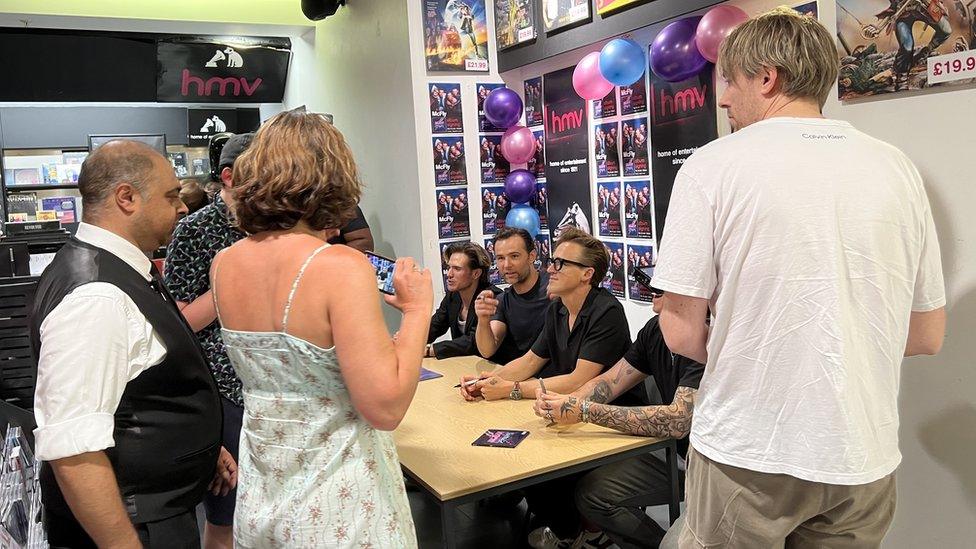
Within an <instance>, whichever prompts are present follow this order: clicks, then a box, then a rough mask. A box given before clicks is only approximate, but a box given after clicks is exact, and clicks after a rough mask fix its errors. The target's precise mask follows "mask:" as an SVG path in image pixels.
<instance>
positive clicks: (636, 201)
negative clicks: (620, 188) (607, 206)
mask: <svg viewBox="0 0 976 549" xmlns="http://www.w3.org/2000/svg"><path fill="white" fill-rule="evenodd" d="M651 202H652V200H651V182H650V181H627V182H626V183H624V219H626V221H627V237H628V238H653V237H654V233H653V228H652V227H651Z"/></svg>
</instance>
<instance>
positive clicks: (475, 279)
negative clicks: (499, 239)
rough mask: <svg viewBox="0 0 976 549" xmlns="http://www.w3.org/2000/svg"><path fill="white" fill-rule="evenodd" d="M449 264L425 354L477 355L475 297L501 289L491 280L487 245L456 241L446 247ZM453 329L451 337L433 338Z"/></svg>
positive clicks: (445, 356)
mask: <svg viewBox="0 0 976 549" xmlns="http://www.w3.org/2000/svg"><path fill="white" fill-rule="evenodd" d="M444 261H445V262H446V263H447V292H446V293H445V294H444V299H443V300H441V304H440V306H439V307H437V310H436V311H434V315H433V316H432V317H431V318H430V331H429V332H428V335H427V347H426V349H425V352H424V356H427V357H434V358H450V357H452V356H464V355H476V354H478V346H477V345H476V344H475V341H474V333H475V330H476V329H477V327H478V315H477V313H475V310H474V300H475V297H476V296H478V295H480V294H481V293H482V292H486V291H488V292H491V294H492V296H496V295H498V294H499V293H501V290H500V289H498V288H497V287H496V286H494V285H492V284H491V283H489V282H488V269H489V267H491V260H490V259H489V258H488V253H487V252H486V251H485V249H484V248H482V247H481V246H479V245H477V244H475V243H474V242H454V243H452V244H450V245H449V246H448V247H447V249H446V250H444ZM448 330H450V332H451V339H449V340H447V341H439V342H437V343H435V342H434V341H435V340H436V339H437V338H438V337H440V336H442V335H444V332H447V331H448Z"/></svg>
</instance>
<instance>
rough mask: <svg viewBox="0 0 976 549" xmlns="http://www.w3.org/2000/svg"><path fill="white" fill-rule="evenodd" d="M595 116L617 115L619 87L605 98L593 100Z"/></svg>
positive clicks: (607, 116) (608, 116)
mask: <svg viewBox="0 0 976 549" xmlns="http://www.w3.org/2000/svg"><path fill="white" fill-rule="evenodd" d="M592 106H593V118H610V117H612V116H617V88H614V89H612V90H610V93H608V94H607V95H606V96H605V97H604V98H603V99H594V100H593V101H592Z"/></svg>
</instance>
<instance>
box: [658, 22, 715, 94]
mask: <svg viewBox="0 0 976 549" xmlns="http://www.w3.org/2000/svg"><path fill="white" fill-rule="evenodd" d="M700 19H701V17H686V18H685V19H679V20H677V21H675V22H674V23H671V24H669V25H668V26H666V27H664V28H663V29H661V32H659V33H658V35H657V36H655V37H654V41H653V42H651V70H652V71H654V74H656V75H658V76H660V77H661V78H663V79H664V80H667V81H668V82H681V81H682V80H687V79H688V78H691V77H692V76H695V75H696V74H698V73H699V72H701V70H702V69H703V68H705V65H706V64H708V61H707V60H706V59H705V58H704V57H702V55H701V53H699V52H698V46H696V45H695V29H696V28H697V27H698V21H699V20H700Z"/></svg>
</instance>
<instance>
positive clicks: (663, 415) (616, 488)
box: [535, 290, 705, 549]
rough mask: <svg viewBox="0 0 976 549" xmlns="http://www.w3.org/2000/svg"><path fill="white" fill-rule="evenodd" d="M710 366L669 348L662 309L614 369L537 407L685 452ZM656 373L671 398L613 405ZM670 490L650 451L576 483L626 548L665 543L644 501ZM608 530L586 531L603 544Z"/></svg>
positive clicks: (589, 512)
mask: <svg viewBox="0 0 976 549" xmlns="http://www.w3.org/2000/svg"><path fill="white" fill-rule="evenodd" d="M652 291H653V292H654V293H653V296H654V312H655V313H658V312H660V309H661V300H660V296H661V295H663V294H662V293H661V292H659V291H657V290H652ZM704 371H705V366H703V365H702V364H699V363H697V362H695V361H693V360H691V359H689V358H685V357H683V356H680V355H675V354H673V353H672V352H671V351H670V350H669V349H668V347H667V345H666V344H665V342H664V335H663V334H662V333H661V329H660V327H658V317H656V316H655V317H653V318H651V319H650V320H649V321H648V322H647V324H646V325H645V326H644V327H643V328H642V329H641V331H640V332H639V333H638V334H637V341H635V342H634V345H633V346H632V347H631V348H630V350H629V351H627V354H626V355H624V358H623V359H622V360H621V361H620V362H618V363H617V364H616V365H615V366H614V367H613V368H611V369H610V370H608V371H607V372H605V373H603V374H602V375H600V376H598V377H596V378H594V379H593V380H591V381H590V382H589V383H587V384H586V385H584V386H582V387H580V388H579V389H578V390H576V391H575V392H573V393H572V394H571V395H560V394H556V393H547V394H544V395H540V396H539V397H538V398H537V399H536V403H535V413H536V415H538V416H539V417H542V418H544V419H545V420H546V421H553V422H555V423H558V424H563V425H568V424H572V423H578V422H580V421H585V422H589V423H595V424H597V425H603V426H604V427H609V428H611V429H616V430H618V431H621V432H624V433H627V434H632V435H638V436H648V437H662V438H676V439H678V453H679V454H680V455H681V457H682V459H683V458H684V456H685V455H686V453H687V451H688V432H689V431H690V430H691V416H692V412H693V410H694V407H695V394H696V393H697V392H698V385H699V383H700V382H701V378H702V374H703V373H704ZM648 376H653V377H654V382H655V384H657V388H658V390H659V391H660V392H661V396H662V398H663V399H664V400H665V401H669V404H664V405H660V406H643V407H625V406H615V405H609V404H607V403H608V402H611V401H612V400H613V399H614V398H615V397H616V396H617V395H620V394H622V393H624V392H625V391H627V390H628V389H631V388H633V387H638V386H641V385H642V384H643V383H642V382H643V381H644V379H646V378H647V377H648ZM550 418H551V419H550ZM682 485H683V482H682ZM670 494H671V487H670V484H669V482H668V470H667V465H666V464H665V463H664V462H663V461H662V460H661V459H660V458H658V457H657V456H655V455H654V454H650V453H648V454H645V455H642V456H637V457H633V458H630V459H627V460H624V461H620V462H617V463H613V464H610V465H605V466H603V467H600V468H598V469H596V470H594V471H592V472H591V473H589V474H588V475H586V476H585V477H583V479H582V480H580V481H579V483H578V484H577V486H576V506H577V508H578V510H579V512H580V513H581V514H582V516H583V517H584V518H586V519H587V520H588V521H589V522H590V523H592V524H595V525H597V526H599V527H600V528H602V529H603V533H605V534H606V535H608V536H609V537H610V540H612V541H613V542H614V543H616V544H617V545H618V546H619V547H621V548H622V549H627V548H632V547H657V546H658V545H659V544H660V542H661V539H662V538H663V537H664V534H665V532H664V530H663V529H662V528H661V527H660V526H658V524H657V522H655V521H654V520H653V519H652V518H650V517H648V516H647V514H645V513H644V512H643V510H642V509H640V508H639V507H638V505H640V506H648V505H658V504H664V503H667V502H668V501H669V499H670ZM601 536H602V534H600V533H599V532H585V531H584V532H582V533H580V538H583V541H586V542H588V543H590V544H591V545H593V546H600V547H603V546H604V544H603V543H604V542H606V540H602V539H600V538H601ZM606 544H607V545H608V544H609V543H606Z"/></svg>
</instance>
